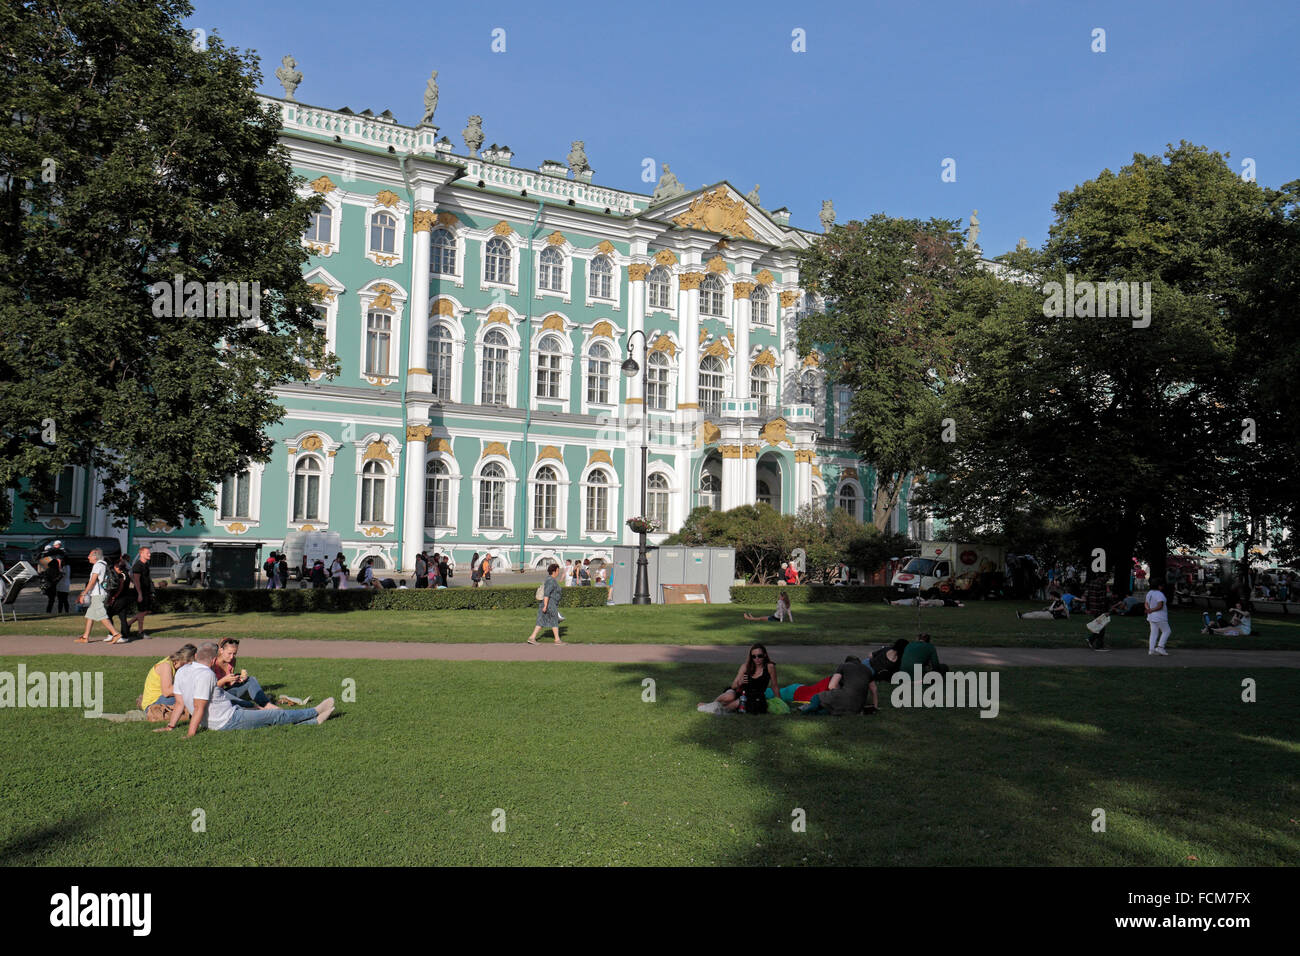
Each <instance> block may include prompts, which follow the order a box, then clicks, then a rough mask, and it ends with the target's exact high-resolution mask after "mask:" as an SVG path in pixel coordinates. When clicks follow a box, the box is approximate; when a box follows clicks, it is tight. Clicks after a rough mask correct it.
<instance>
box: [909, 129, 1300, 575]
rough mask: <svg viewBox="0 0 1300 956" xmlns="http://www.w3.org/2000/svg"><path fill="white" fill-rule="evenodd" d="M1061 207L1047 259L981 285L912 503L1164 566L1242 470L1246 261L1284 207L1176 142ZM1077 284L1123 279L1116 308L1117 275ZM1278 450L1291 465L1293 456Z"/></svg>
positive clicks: (1278, 222) (1259, 252)
mask: <svg viewBox="0 0 1300 956" xmlns="http://www.w3.org/2000/svg"><path fill="white" fill-rule="evenodd" d="M1055 209H1056V215H1057V218H1056V222H1055V223H1054V225H1053V226H1052V229H1051V232H1050V237H1049V240H1048V242H1047V244H1046V247H1045V248H1044V249H1043V250H1042V251H1041V252H1024V253H1017V254H1013V255H1011V256H1008V257H1006V265H1007V267H1008V271H1007V272H1005V273H1003V274H1002V276H998V275H993V274H987V275H986V276H984V277H983V278H982V279H980V280H979V281H978V282H977V283H976V284H975V285H976V291H975V292H973V294H972V313H973V314H974V316H976V317H977V318H976V319H975V320H974V321H971V322H970V323H969V324H966V325H964V326H963V327H962V328H961V329H960V330H959V334H958V339H957V341H956V343H955V350H956V354H957V360H956V362H955V363H954V375H953V385H952V387H951V388H950V389H948V390H947V391H946V393H945V403H946V406H945V409H946V410H945V414H947V415H949V416H950V417H952V418H954V419H955V421H956V426H957V427H956V440H955V441H953V442H951V443H947V444H945V445H944V446H943V447H942V449H941V451H943V452H944V459H943V461H942V462H941V463H940V467H939V469H938V470H940V471H942V472H943V474H942V476H941V477H939V478H937V479H935V480H933V481H931V482H929V483H928V485H927V486H926V487H925V488H924V489H923V490H922V493H921V495H920V497H921V499H922V500H924V501H929V502H930V503H931V504H932V505H933V506H935V507H936V508H937V510H938V512H939V513H940V514H941V515H945V516H953V517H960V518H961V519H962V520H963V523H965V524H966V525H968V526H978V525H985V526H995V527H1001V528H1006V527H1013V526H1015V525H1016V524H1017V523H1021V524H1023V522H1024V519H1025V517H1026V516H1027V515H1032V514H1033V513H1034V511H1035V509H1037V510H1039V511H1041V510H1043V509H1047V510H1049V511H1050V512H1051V513H1052V514H1054V515H1055V516H1056V518H1055V519H1054V520H1056V521H1058V522H1062V523H1063V524H1064V525H1066V526H1070V527H1073V528H1075V529H1077V532H1078V534H1079V535H1080V539H1081V542H1082V543H1083V544H1085V545H1086V550H1087V551H1088V553H1089V556H1091V554H1092V552H1093V551H1094V550H1095V549H1100V551H1101V552H1102V554H1100V555H1098V558H1099V559H1100V560H1103V561H1104V562H1105V566H1106V567H1108V568H1115V567H1119V568H1127V566H1128V564H1129V559H1130V556H1132V555H1134V554H1135V553H1138V554H1141V555H1143V556H1145V557H1146V558H1147V559H1148V560H1149V561H1150V562H1151V564H1152V565H1153V570H1154V572H1155V573H1156V574H1158V575H1159V574H1162V573H1163V570H1164V564H1165V556H1166V554H1167V553H1168V549H1169V548H1170V547H1171V546H1173V545H1177V544H1185V545H1189V546H1193V547H1198V546H1204V545H1205V544H1207V543H1208V542H1207V535H1206V526H1207V524H1208V523H1209V522H1210V521H1211V519H1212V518H1213V516H1214V515H1215V514H1216V513H1217V512H1218V511H1219V510H1220V509H1221V508H1223V507H1225V506H1226V505H1228V504H1229V503H1230V499H1231V495H1230V489H1231V488H1232V486H1233V483H1234V482H1237V481H1240V480H1241V478H1242V474H1243V471H1244V470H1248V468H1249V465H1248V464H1247V463H1246V461H1245V460H1244V458H1243V456H1242V455H1241V454H1239V452H1238V448H1239V446H1240V439H1241V434H1242V424H1241V419H1242V418H1244V417H1249V416H1248V414H1247V412H1246V411H1244V410H1243V409H1244V408H1257V407H1258V399H1259V392H1260V388H1259V386H1258V385H1252V384H1250V383H1249V382H1247V381H1246V380H1245V379H1244V378H1243V377H1242V375H1241V365H1242V363H1241V358H1240V355H1239V353H1238V345H1239V342H1240V340H1241V338H1242V336H1243V335H1246V336H1248V335H1249V334H1250V333H1249V331H1248V330H1250V329H1252V328H1255V327H1256V326H1257V325H1258V323H1259V322H1261V321H1263V320H1264V317H1265V313H1266V310H1265V309H1264V308H1262V306H1261V303H1260V302H1259V293H1258V292H1257V291H1256V287H1257V285H1258V284H1259V282H1260V280H1261V276H1260V262H1261V260H1264V261H1272V262H1275V261H1276V259H1275V257H1274V256H1273V255H1272V254H1271V253H1270V251H1269V249H1268V248H1267V245H1266V243H1264V242H1263V237H1265V236H1266V235H1269V234H1270V230H1273V231H1276V230H1280V229H1284V228H1286V225H1285V224H1286V218H1285V216H1284V215H1283V214H1282V213H1281V212H1280V211H1279V209H1278V208H1277V204H1276V196H1274V195H1271V194H1270V193H1269V191H1267V190H1264V189H1261V188H1260V187H1259V186H1258V185H1256V184H1255V183H1252V182H1243V181H1242V179H1241V178H1240V177H1239V176H1237V174H1236V172H1235V171H1234V170H1233V169H1232V168H1231V167H1230V166H1229V165H1228V163H1227V161H1226V159H1225V157H1223V156H1221V155H1219V154H1217V153H1212V152H1210V151H1208V150H1206V149H1204V148H1202V147H1198V146H1192V145H1189V144H1186V143H1184V144H1181V145H1179V146H1177V147H1172V146H1171V147H1170V148H1169V150H1168V151H1167V152H1166V153H1165V155H1164V156H1144V155H1137V156H1135V157H1134V158H1133V162H1132V163H1131V164H1130V165H1128V166H1126V167H1124V168H1123V169H1122V170H1121V171H1120V172H1119V173H1118V174H1115V173H1112V172H1110V171H1109V170H1106V171H1104V172H1103V173H1102V174H1101V175H1100V176H1098V177H1097V178H1096V179H1094V180H1091V181H1089V182H1086V183H1084V184H1082V185H1080V186H1078V187H1077V188H1075V189H1073V190H1071V191H1069V192H1066V193H1062V194H1061V197H1060V199H1059V200H1058V202H1057V203H1056V206H1055ZM1012 270H1014V271H1012ZM1265 271H1267V269H1266V270H1265ZM1017 279H1018V280H1019V281H1015V280H1017ZM1089 282H1090V283H1103V282H1118V283H1125V284H1126V285H1125V286H1124V289H1125V291H1126V292H1129V293H1130V295H1129V296H1128V302H1127V308H1126V309H1124V310H1123V313H1124V314H1119V315H1113V314H1110V313H1111V312H1112V311H1121V303H1122V301H1123V300H1122V298H1121V296H1120V295H1119V287H1110V289H1109V290H1108V291H1107V292H1106V293H1105V295H1104V297H1103V295H1101V294H1098V295H1096V296H1094V298H1093V301H1091V302H1089V301H1088V300H1087V299H1086V297H1085V293H1086V291H1087V290H1088V288H1089V287H1088V286H1087V285H1085V283H1089ZM1048 283H1058V284H1059V285H1058V286H1056V287H1053V286H1049V285H1048ZM1129 283H1138V285H1137V287H1136V288H1133V287H1131V286H1130V285H1128V284H1129ZM1144 284H1145V285H1144ZM1291 288H1292V289H1294V285H1292V286H1291ZM1071 290H1073V292H1074V294H1073V295H1072V294H1071ZM1093 291H1095V292H1099V290H1098V289H1097V287H1096V286H1093ZM1284 291H1285V290H1284V289H1275V292H1276V295H1277V299H1278V301H1276V302H1275V303H1274V304H1273V306H1272V307H1273V308H1274V309H1275V310H1276V314H1277V315H1280V314H1282V313H1283V312H1284V310H1285V306H1284V305H1283V304H1282V302H1283V300H1284V299H1285V294H1284ZM1133 292H1136V295H1133V294H1132V293H1133ZM1112 305H1113V306H1114V309H1112V308H1111V306H1112ZM1290 307H1291V308H1292V309H1294V299H1293V298H1292V300H1291V303H1290ZM1285 338H1286V335H1285V334H1284V333H1277V334H1270V336H1269V338H1268V341H1269V342H1270V343H1271V344H1273V345H1277V344H1280V342H1281V341H1282V340H1284V339H1285ZM1292 341H1294V339H1292ZM1259 360H1260V361H1261V362H1264V363H1265V364H1266V365H1267V368H1268V369H1269V370H1273V369H1274V368H1275V365H1274V364H1273V363H1274V360H1273V359H1271V358H1270V359H1265V358H1264V357H1262V356H1261V357H1260V359H1259ZM1292 361H1294V360H1293V359H1292ZM1275 450H1276V451H1277V454H1278V455H1279V456H1280V457H1281V458H1282V459H1284V460H1289V461H1291V462H1292V463H1293V465H1294V463H1295V461H1296V460H1295V457H1294V449H1292V450H1291V452H1284V451H1283V450H1281V449H1280V448H1277V449H1275ZM1117 583H1119V584H1120V585H1121V586H1122V585H1124V584H1126V583H1127V581H1126V575H1119V576H1118V582H1117Z"/></svg>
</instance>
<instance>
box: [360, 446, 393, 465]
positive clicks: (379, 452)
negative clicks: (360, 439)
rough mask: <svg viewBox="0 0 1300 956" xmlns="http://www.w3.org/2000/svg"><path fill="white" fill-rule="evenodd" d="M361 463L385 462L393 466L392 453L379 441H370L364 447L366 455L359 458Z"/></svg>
mask: <svg viewBox="0 0 1300 956" xmlns="http://www.w3.org/2000/svg"><path fill="white" fill-rule="evenodd" d="M361 460H362V461H363V462H366V461H386V462H388V463H389V464H390V465H391V464H393V463H394V462H393V453H392V452H391V451H389V450H388V446H387V445H385V444H384V443H383V442H381V441H372V442H371V443H370V444H369V445H367V446H366V453H365V454H364V455H362V456H361Z"/></svg>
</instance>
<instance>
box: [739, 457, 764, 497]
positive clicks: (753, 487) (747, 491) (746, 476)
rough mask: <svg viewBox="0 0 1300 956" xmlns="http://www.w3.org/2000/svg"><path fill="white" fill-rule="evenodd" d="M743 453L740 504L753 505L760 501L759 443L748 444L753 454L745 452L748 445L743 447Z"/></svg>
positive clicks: (741, 459) (741, 458)
mask: <svg viewBox="0 0 1300 956" xmlns="http://www.w3.org/2000/svg"><path fill="white" fill-rule="evenodd" d="M741 448H742V452H741V455H740V465H741V479H740V491H741V498H740V501H739V502H738V504H742V505H752V504H754V502H755V501H756V500H757V499H758V488H757V485H758V448H759V446H758V443H757V442H753V443H749V444H748V448H749V449H753V451H752V453H751V452H748V451H745V450H744V449H745V448H746V445H744V444H742V445H741Z"/></svg>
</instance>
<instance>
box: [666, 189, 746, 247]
mask: <svg viewBox="0 0 1300 956" xmlns="http://www.w3.org/2000/svg"><path fill="white" fill-rule="evenodd" d="M673 222H675V223H676V224H677V225H679V226H681V227H682V228H684V229H702V230H703V231H705V232H715V233H718V234H719V235H723V236H744V237H745V238H746V239H753V238H754V230H753V229H751V228H750V226H749V214H748V209H747V207H746V204H745V203H744V202H743V201H741V200H739V199H732V198H731V197H730V196H729V195H728V194H727V187H726V186H719V187H718V188H717V189H715V190H713V191H712V192H707V193H703V194H702V195H699V196H696V197H695V201H694V202H692V203H691V205H690V208H689V209H687V210H686V211H685V212H683V213H681V214H680V215H677V216H674V217H673Z"/></svg>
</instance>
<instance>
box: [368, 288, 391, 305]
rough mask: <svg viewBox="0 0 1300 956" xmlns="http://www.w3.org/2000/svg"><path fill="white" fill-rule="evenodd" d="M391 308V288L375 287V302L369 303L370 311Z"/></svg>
mask: <svg viewBox="0 0 1300 956" xmlns="http://www.w3.org/2000/svg"><path fill="white" fill-rule="evenodd" d="M392 307H393V287H392V286H391V285H377V286H375V301H373V302H371V303H370V308H372V309H391V308H392Z"/></svg>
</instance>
